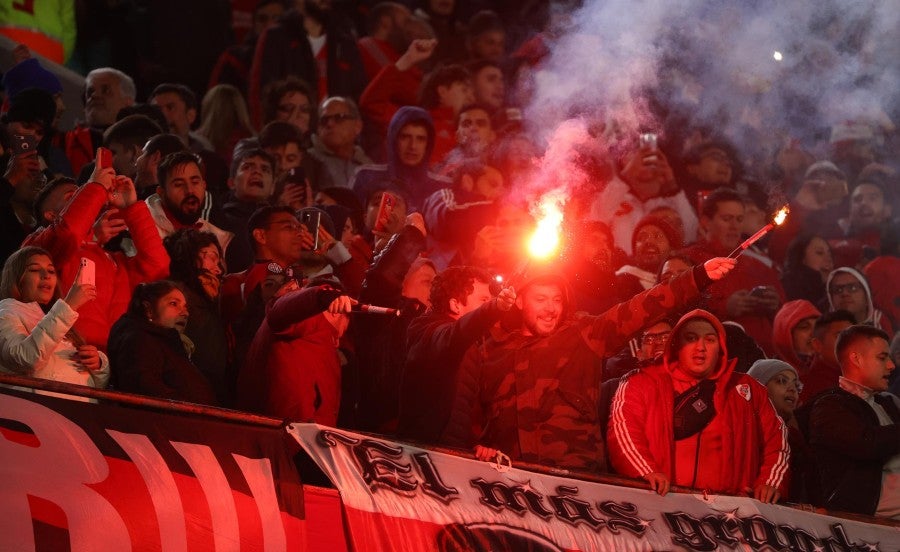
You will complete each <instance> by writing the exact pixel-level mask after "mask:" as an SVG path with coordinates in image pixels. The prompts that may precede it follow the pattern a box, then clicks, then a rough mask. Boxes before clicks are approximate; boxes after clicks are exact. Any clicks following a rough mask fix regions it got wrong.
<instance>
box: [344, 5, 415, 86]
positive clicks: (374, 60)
mask: <svg viewBox="0 0 900 552" xmlns="http://www.w3.org/2000/svg"><path fill="white" fill-rule="evenodd" d="M411 15H412V14H411V13H410V11H409V9H408V8H407V7H406V6H403V5H402V4H398V3H396V2H380V3H378V4H375V5H374V6H372V10H371V11H370V12H369V16H368V22H367V23H368V31H369V34H368V35H367V36H364V37H362V38H360V39H359V40H358V41H357V42H356V45H357V47H358V48H359V55H360V57H361V58H362V63H363V67H364V68H365V70H366V79H367V80H372V79H374V78H375V75H377V74H378V72H379V71H381V69H382V68H383V67H385V66H386V65H390V64H392V63H394V62H396V61H397V59H398V58H399V57H400V52H405V51H406V48H407V47H408V46H409V38H408V37H409V33H408V32H407V30H406V23H407V21H409V18H410V16H411Z"/></svg>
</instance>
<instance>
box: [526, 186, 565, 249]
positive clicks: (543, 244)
mask: <svg viewBox="0 0 900 552" xmlns="http://www.w3.org/2000/svg"><path fill="white" fill-rule="evenodd" d="M564 203H565V196H564V195H563V193H562V191H561V190H555V191H553V192H549V193H547V194H544V195H543V196H541V198H540V199H539V200H538V202H537V204H536V205H535V207H534V210H535V211H536V218H537V228H536V229H535V231H534V233H533V234H532V235H531V238H530V239H529V240H528V253H529V254H530V255H531V256H532V257H534V258H537V259H546V258H548V257H550V256H551V255H553V254H554V253H555V252H556V250H557V249H558V248H559V243H560V241H561V239H560V227H561V226H562V221H563V210H562V207H563V205H564Z"/></svg>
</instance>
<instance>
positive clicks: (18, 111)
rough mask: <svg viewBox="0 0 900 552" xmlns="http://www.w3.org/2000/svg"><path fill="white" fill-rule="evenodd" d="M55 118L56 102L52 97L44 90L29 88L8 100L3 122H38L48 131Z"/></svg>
mask: <svg viewBox="0 0 900 552" xmlns="http://www.w3.org/2000/svg"><path fill="white" fill-rule="evenodd" d="M55 116H56V100H54V99H53V96H52V95H51V94H50V93H49V92H47V91H45V90H40V89H38V88H29V89H27V90H23V91H21V92H19V93H18V94H16V95H15V96H12V97H11V98H10V99H9V111H7V112H6V114H5V115H4V116H3V121H4V122H7V123H11V122H14V121H19V122H23V123H33V122H40V123H42V124H43V125H44V128H45V129H47V130H49V129H50V125H51V124H53V118H54V117H55Z"/></svg>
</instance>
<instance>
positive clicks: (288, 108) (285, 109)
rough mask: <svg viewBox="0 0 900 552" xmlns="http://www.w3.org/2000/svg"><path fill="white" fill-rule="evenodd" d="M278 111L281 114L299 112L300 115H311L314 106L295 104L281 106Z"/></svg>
mask: <svg viewBox="0 0 900 552" xmlns="http://www.w3.org/2000/svg"><path fill="white" fill-rule="evenodd" d="M278 111H280V112H281V113H289V114H293V113H294V112H295V111H299V112H300V113H304V114H309V113H312V106H311V105H309V104H306V105H294V104H289V103H288V104H281V105H279V106H278Z"/></svg>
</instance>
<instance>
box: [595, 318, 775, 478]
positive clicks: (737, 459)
mask: <svg viewBox="0 0 900 552" xmlns="http://www.w3.org/2000/svg"><path fill="white" fill-rule="evenodd" d="M697 318H701V319H703V320H706V321H708V322H709V323H710V324H712V326H713V327H714V328H715V329H716V332H717V333H718V335H719V365H718V367H717V368H715V369H714V370H713V373H712V374H711V375H709V376H708V379H713V380H715V382H716V387H715V394H714V396H713V401H714V406H715V410H716V414H715V417H714V418H713V420H712V421H711V422H710V423H709V424H708V425H707V426H706V427H705V428H704V429H703V430H702V431H700V432H699V433H697V434H695V435H692V436H689V437H687V438H685V439H681V440H679V441H675V435H674V428H673V417H674V398H675V395H676V393H678V392H679V391H680V390H683V387H682V385H683V380H685V378H686V375H684V374H683V373H682V372H681V371H680V370H679V369H678V360H677V358H678V353H677V350H676V348H675V346H674V341H675V340H676V339H677V336H678V334H679V331H680V330H681V328H682V327H683V326H684V325H685V324H686V323H687V322H688V321H690V320H692V319H697ZM666 351H667V352H666V355H665V360H664V361H663V363H662V364H657V365H655V366H651V367H649V368H646V369H645V370H642V371H640V372H633V373H632V374H630V375H628V376H626V377H625V378H624V379H623V380H622V383H621V385H620V386H619V389H618V391H617V392H616V396H615V398H614V399H613V404H612V412H611V415H610V421H609V432H608V433H607V439H608V446H609V456H610V461H611V463H612V466H613V468H614V469H615V470H616V472H618V473H621V474H623V475H626V476H629V477H643V476H645V475H647V474H649V473H655V472H659V473H663V474H665V475H666V476H667V477H668V478H669V480H670V481H671V482H672V483H674V484H675V485H680V486H691V485H692V483H693V485H694V486H695V487H696V488H699V489H703V490H707V491H710V492H714V493H727V494H738V495H744V494H745V489H748V488H755V487H757V486H759V485H762V484H765V485H769V486H772V487H776V488H778V489H779V491H780V492H781V493H782V495H783V494H784V492H785V486H786V485H785V483H786V481H787V476H788V465H789V460H790V447H789V446H788V440H787V430H786V428H785V426H784V423H783V422H782V421H781V418H779V417H778V414H777V413H776V412H775V408H774V407H773V406H772V402H771V401H770V400H769V396H768V393H767V391H766V388H765V387H763V386H762V385H760V383H759V382H757V381H756V380H755V379H753V378H752V377H750V376H747V375H746V374H741V373H737V372H734V365H735V362H734V360H731V361H729V360H727V356H728V355H727V350H726V348H725V330H724V328H723V327H722V324H721V323H720V322H719V320H718V319H717V318H716V317H715V316H713V315H712V314H710V313H709V312H706V311H704V310H699V309H698V310H694V311H691V312H689V313H687V314H686V315H684V316H683V317H682V318H681V320H679V321H678V324H676V325H675V328H674V329H673V330H672V338H671V339H670V341H669V344H668V345H667V347H666ZM713 456H714V457H713ZM695 466H696V468H695ZM695 470H696V477H695V476H694V474H695Z"/></svg>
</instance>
